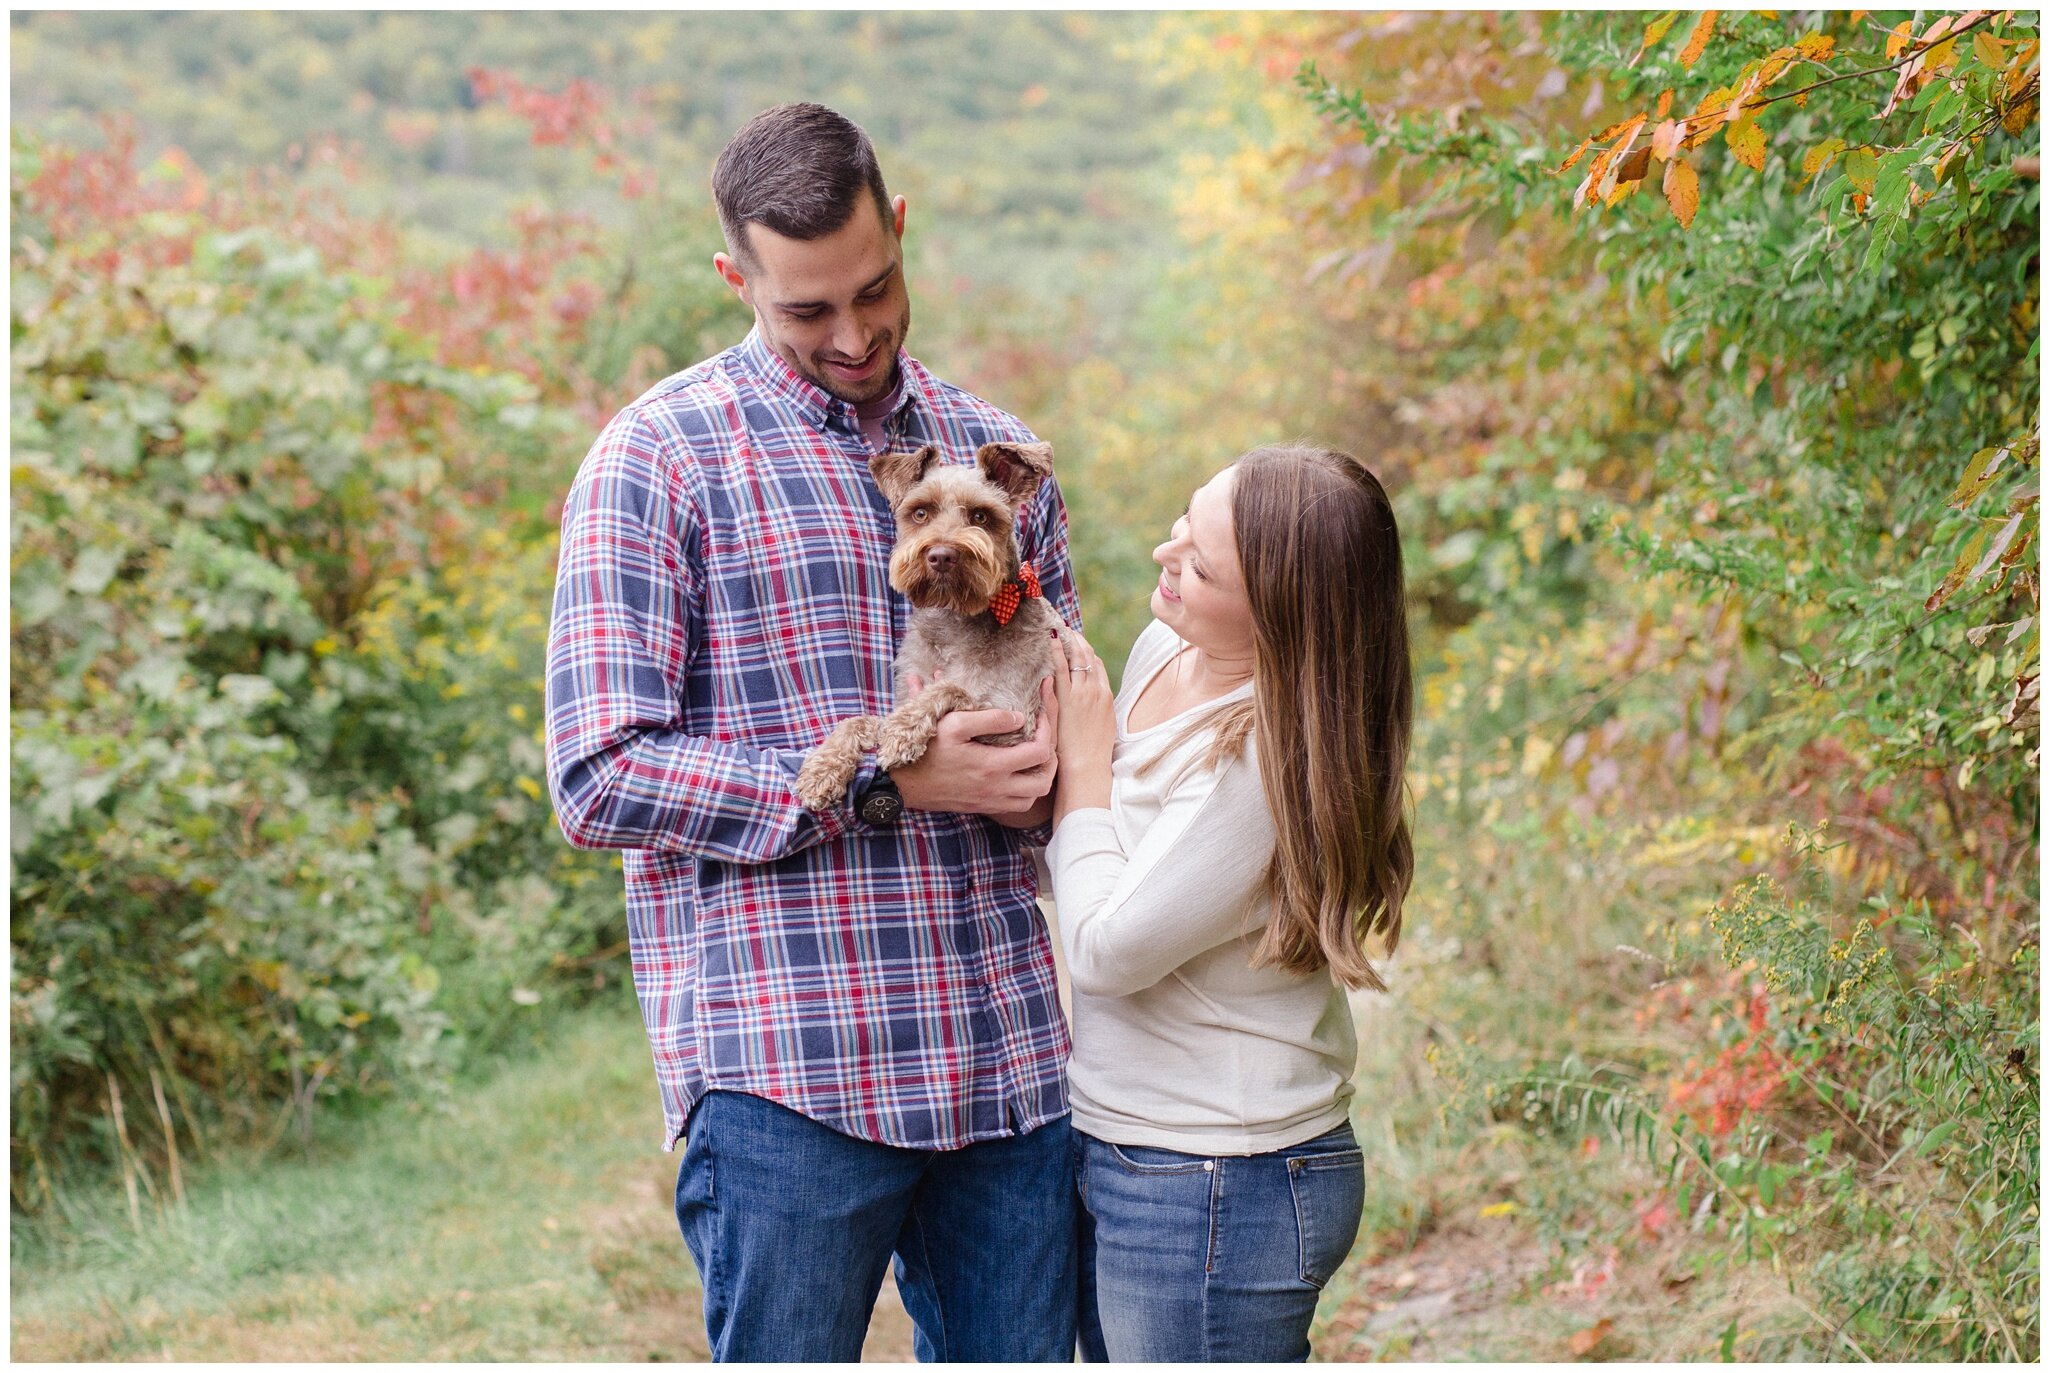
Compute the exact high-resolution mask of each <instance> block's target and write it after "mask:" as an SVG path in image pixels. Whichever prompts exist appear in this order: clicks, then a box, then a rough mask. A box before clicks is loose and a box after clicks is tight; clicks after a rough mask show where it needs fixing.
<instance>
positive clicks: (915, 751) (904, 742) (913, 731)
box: [876, 719, 932, 772]
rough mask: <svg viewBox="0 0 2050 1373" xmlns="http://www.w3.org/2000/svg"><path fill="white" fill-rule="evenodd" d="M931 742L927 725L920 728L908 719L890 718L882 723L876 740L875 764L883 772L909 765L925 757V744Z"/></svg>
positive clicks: (893, 770) (930, 734)
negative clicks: (880, 732)
mask: <svg viewBox="0 0 2050 1373" xmlns="http://www.w3.org/2000/svg"><path fill="white" fill-rule="evenodd" d="M931 742H932V733H931V730H930V728H929V727H928V728H926V729H920V728H919V727H918V725H917V724H915V723H914V722H912V721H909V720H900V719H893V720H890V721H888V722H887V723H886V724H884V726H883V733H882V737H881V738H880V739H878V740H877V741H876V766H877V767H879V768H881V769H882V770H883V771H884V772H895V771H896V770H897V769H898V768H906V767H910V766H911V765H912V764H913V763H915V762H917V761H918V760H919V759H921V758H923V757H925V749H926V745H928V744H930V743H931Z"/></svg>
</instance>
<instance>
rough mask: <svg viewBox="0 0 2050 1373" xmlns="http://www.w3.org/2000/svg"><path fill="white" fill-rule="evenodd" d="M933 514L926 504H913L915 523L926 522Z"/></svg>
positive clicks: (912, 512) (913, 519)
mask: <svg viewBox="0 0 2050 1373" xmlns="http://www.w3.org/2000/svg"><path fill="white" fill-rule="evenodd" d="M931 515H932V511H930V510H927V509H926V508H925V507H924V506H922V505H919V506H913V507H912V510H911V522H912V523H913V524H924V523H925V522H926V520H927V519H929V518H930V517H931Z"/></svg>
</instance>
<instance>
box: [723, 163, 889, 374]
mask: <svg viewBox="0 0 2050 1373" xmlns="http://www.w3.org/2000/svg"><path fill="white" fill-rule="evenodd" d="M891 212H892V219H893V222H891V223H887V224H886V223H884V222H883V218H882V216H881V215H879V214H877V213H876V212H875V209H874V203H873V202H872V201H871V200H870V199H869V198H868V197H867V196H866V195H864V196H863V197H862V201H861V204H860V205H858V206H857V207H855V211H854V214H853V216H852V217H851V218H850V219H849V220H848V221H847V222H846V223H845V224H843V225H841V226H840V227H839V228H838V229H835V230H834V231H833V232H832V233H830V234H827V235H826V236H825V237H824V238H817V239H813V240H811V241H810V242H808V243H807V242H804V241H802V240H800V239H794V238H785V237H784V236H783V235H781V234H779V233H777V232H776V231H775V230H773V229H769V228H766V227H764V226H762V225H760V224H750V225H748V226H747V229H746V232H747V242H748V249H749V254H748V255H749V256H750V257H752V258H753V259H754V261H753V262H752V264H750V265H749V266H742V265H741V264H740V263H739V262H736V261H735V260H734V259H733V258H730V257H728V256H727V255H726V254H725V253H720V254H718V255H716V256H715V257H714V258H713V259H712V265H713V266H714V267H716V268H717V269H718V271H719V275H720V276H721V277H723V278H724V279H725V281H726V284H727V285H728V286H730V287H732V288H733V290H734V291H735V292H736V293H737V294H738V295H739V296H740V298H741V299H742V300H744V301H746V302H747V304H748V305H749V306H751V307H753V309H754V312H755V321H756V323H757V324H758V325H759V326H760V327H761V331H762V338H763V339H764V340H766V341H767V343H768V345H769V346H770V347H771V348H773V349H775V350H776V352H777V354H778V355H779V356H780V357H781V358H782V359H783V360H784V361H785V362H787V363H789V364H790V365H791V366H792V367H794V368H796V369H797V371H798V372H799V373H800V374H802V375H803V376H806V377H808V378H810V379H811V380H812V382H813V383H815V384H816V385H818V386H820V387H822V388H823V389H824V390H826V391H827V392H828V393H830V394H832V395H835V396H838V397H839V398H840V399H841V400H844V401H847V402H848V403H849V404H853V405H859V404H861V403H862V402H864V401H871V400H876V399H878V398H879V397H882V396H886V395H888V394H889V393H890V390H891V388H893V387H894V386H895V385H896V384H897V350H898V349H899V348H901V347H903V346H904V338H905V335H906V334H908V333H909V332H910V330H911V295H910V292H909V291H908V289H907V288H906V287H905V284H904V251H903V243H902V240H903V237H904V198H903V197H902V196H898V197H897V199H896V202H895V203H894V204H893V205H892V206H891Z"/></svg>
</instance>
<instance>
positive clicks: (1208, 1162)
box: [1203, 1158, 1217, 1173]
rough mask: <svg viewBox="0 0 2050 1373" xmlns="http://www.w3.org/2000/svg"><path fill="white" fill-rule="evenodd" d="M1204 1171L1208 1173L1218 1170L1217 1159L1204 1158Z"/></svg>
mask: <svg viewBox="0 0 2050 1373" xmlns="http://www.w3.org/2000/svg"><path fill="white" fill-rule="evenodd" d="M1203 1171H1204V1172H1206V1173H1214V1172H1216V1171H1217V1163H1216V1161H1215V1160H1214V1159H1207V1158H1206V1159H1204V1160H1203Z"/></svg>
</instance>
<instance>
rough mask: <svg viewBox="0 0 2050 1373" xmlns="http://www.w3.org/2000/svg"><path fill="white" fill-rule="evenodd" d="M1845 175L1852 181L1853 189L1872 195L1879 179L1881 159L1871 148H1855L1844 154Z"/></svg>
mask: <svg viewBox="0 0 2050 1373" xmlns="http://www.w3.org/2000/svg"><path fill="white" fill-rule="evenodd" d="M1844 175H1845V176H1847V177H1849V178H1850V179H1851V186H1852V187H1853V189H1855V190H1857V191H1859V192H1861V193H1862V194H1865V195H1871V194H1872V187H1873V185H1874V183H1875V182H1877V181H1878V179H1879V159H1878V158H1877V157H1875V156H1873V154H1872V150H1871V149H1870V148H1853V149H1851V150H1850V151H1849V152H1847V153H1845V154H1844Z"/></svg>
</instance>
